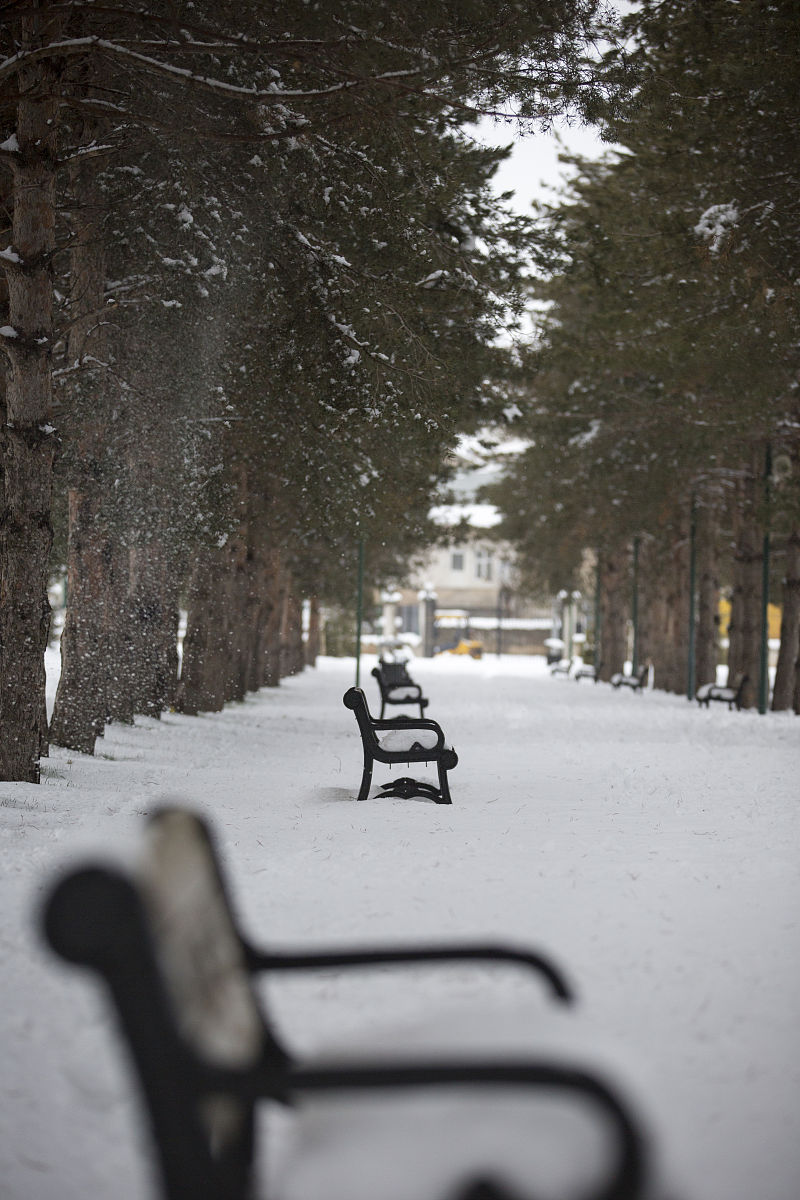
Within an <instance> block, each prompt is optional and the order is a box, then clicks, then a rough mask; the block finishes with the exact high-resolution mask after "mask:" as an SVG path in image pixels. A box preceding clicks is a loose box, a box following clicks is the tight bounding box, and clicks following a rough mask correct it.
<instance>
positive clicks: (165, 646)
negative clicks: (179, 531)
mask: <svg viewBox="0 0 800 1200" xmlns="http://www.w3.org/2000/svg"><path fill="white" fill-rule="evenodd" d="M130 561H131V570H130V579H131V593H130V599H129V601H128V614H129V616H128V621H129V626H130V637H129V643H130V655H131V657H130V661H129V664H128V667H127V670H124V671H123V672H122V679H123V681H124V682H126V683H127V684H128V687H129V690H130V692H131V695H132V704H133V710H134V712H137V713H143V714H144V715H145V716H149V717H160V716H161V713H162V712H164V711H165V710H166V709H168V708H171V707H173V706H174V704H175V693H176V689H177V682H178V596H177V587H176V573H175V571H174V569H173V565H172V562H171V557H170V555H169V554H168V552H167V550H166V548H165V546H164V542H163V540H162V539H160V538H159V539H154V540H153V541H151V542H149V543H146V544H145V545H143V546H139V547H136V548H133V549H131V552H130Z"/></svg>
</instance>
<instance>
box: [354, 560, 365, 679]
mask: <svg viewBox="0 0 800 1200" xmlns="http://www.w3.org/2000/svg"><path fill="white" fill-rule="evenodd" d="M363 615H364V539H363V537H361V538H359V539H358V583H357V587H356V687H358V686H359V683H360V679H361V623H362V620H363Z"/></svg>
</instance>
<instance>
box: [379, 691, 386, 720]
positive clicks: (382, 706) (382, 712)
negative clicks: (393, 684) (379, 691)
mask: <svg viewBox="0 0 800 1200" xmlns="http://www.w3.org/2000/svg"><path fill="white" fill-rule="evenodd" d="M385 710H386V700H385V699H384V697H383V696H381V715H380V716H379V717H378V720H379V721H382V720H383V714H384V712H385Z"/></svg>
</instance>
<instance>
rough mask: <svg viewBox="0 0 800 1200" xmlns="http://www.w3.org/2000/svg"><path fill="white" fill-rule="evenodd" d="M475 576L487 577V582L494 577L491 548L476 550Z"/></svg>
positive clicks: (479, 577)
mask: <svg viewBox="0 0 800 1200" xmlns="http://www.w3.org/2000/svg"><path fill="white" fill-rule="evenodd" d="M475 577H476V578H477V579H485V580H486V581H487V582H488V581H489V580H490V579H491V578H492V554H491V551H490V550H484V549H480V550H476V551H475Z"/></svg>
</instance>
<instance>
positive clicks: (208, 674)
mask: <svg viewBox="0 0 800 1200" xmlns="http://www.w3.org/2000/svg"><path fill="white" fill-rule="evenodd" d="M224 581H225V569H224V566H223V561H222V558H221V553H220V551H219V550H206V551H205V552H201V553H198V555H197V557H196V559H195V565H194V569H193V571H192V577H191V581H190V584H189V597H188V602H187V609H188V611H187V620H186V635H185V637H184V639H183V664H182V668H181V678H180V683H179V685H178V695H177V704H176V707H177V708H178V710H179V711H180V712H183V713H188V714H190V715H192V716H194V715H196V714H197V713H200V712H220V711H221V710H222V708H223V707H224V705H225V678H226V667H227V658H226V653H225V650H226V634H227V630H226V624H225V618H224V613H223V611H222V608H223V605H222V603H221V595H222V591H223V587H224Z"/></svg>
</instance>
